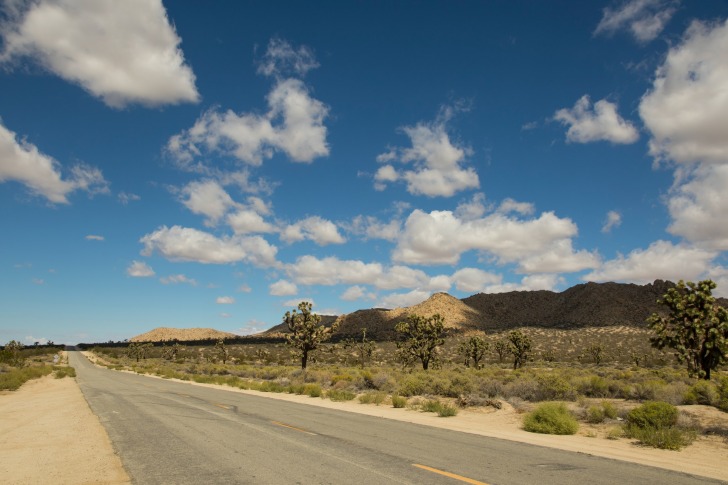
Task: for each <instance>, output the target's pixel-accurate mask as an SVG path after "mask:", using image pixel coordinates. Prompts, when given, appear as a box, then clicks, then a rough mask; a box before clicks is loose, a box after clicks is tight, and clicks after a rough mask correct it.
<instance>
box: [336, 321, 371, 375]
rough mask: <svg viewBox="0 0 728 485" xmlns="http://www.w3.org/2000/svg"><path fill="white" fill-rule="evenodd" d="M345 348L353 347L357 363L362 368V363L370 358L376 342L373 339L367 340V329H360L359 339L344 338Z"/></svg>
mask: <svg viewBox="0 0 728 485" xmlns="http://www.w3.org/2000/svg"><path fill="white" fill-rule="evenodd" d="M344 348H345V349H351V348H353V349H355V350H356V353H357V356H358V357H359V365H360V366H361V367H362V368H363V367H364V365H365V364H366V363H367V362H369V361H370V360H371V359H372V355H373V354H374V349H375V348H376V344H375V343H374V341H373V340H367V329H366V328H363V329H362V330H361V340H354V339H346V340H345V341H344Z"/></svg>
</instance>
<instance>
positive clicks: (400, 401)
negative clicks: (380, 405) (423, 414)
mask: <svg viewBox="0 0 728 485" xmlns="http://www.w3.org/2000/svg"><path fill="white" fill-rule="evenodd" d="M406 405H407V398H406V397H403V396H398V395H396V394H395V395H393V396H392V407H394V408H403V407H405V406H406Z"/></svg>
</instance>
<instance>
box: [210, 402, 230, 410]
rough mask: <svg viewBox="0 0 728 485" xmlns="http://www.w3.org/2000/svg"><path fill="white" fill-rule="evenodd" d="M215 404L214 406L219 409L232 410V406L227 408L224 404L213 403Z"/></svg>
mask: <svg viewBox="0 0 728 485" xmlns="http://www.w3.org/2000/svg"><path fill="white" fill-rule="evenodd" d="M213 404H214V405H215V406H217V407H219V408H223V409H230V406H225V405H224V404H218V403H216V402H215V403H213Z"/></svg>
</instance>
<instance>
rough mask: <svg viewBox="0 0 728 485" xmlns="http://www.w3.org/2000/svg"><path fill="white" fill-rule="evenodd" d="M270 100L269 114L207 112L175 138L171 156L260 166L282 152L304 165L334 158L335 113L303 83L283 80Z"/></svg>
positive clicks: (184, 160) (188, 161)
mask: <svg viewBox="0 0 728 485" xmlns="http://www.w3.org/2000/svg"><path fill="white" fill-rule="evenodd" d="M267 101H268V107H269V111H268V112H267V113H265V114H264V115H258V114H254V113H243V114H240V115H238V114H236V113H234V112H233V111H231V110H228V111H225V112H220V111H217V110H209V111H207V112H206V113H204V114H203V115H202V117H200V119H198V120H197V121H196V122H195V124H194V125H193V126H192V128H190V129H189V130H186V131H183V132H182V133H180V134H177V135H174V136H172V137H171V138H170V139H169V142H168V143H167V150H168V152H169V153H170V154H171V155H172V156H173V157H174V158H175V159H177V161H178V162H180V163H181V164H182V165H189V164H191V163H192V162H193V161H194V160H195V159H196V158H198V157H200V156H202V155H203V154H205V153H221V154H224V155H227V156H231V157H234V158H236V159H238V160H240V161H243V162H245V163H248V164H250V165H255V166H258V165H261V164H262V163H263V160H265V159H269V158H271V157H273V155H274V154H275V152H276V151H282V152H284V153H285V154H286V155H287V156H288V157H289V159H291V160H292V161H294V162H304V163H309V162H312V161H313V160H314V159H315V158H317V157H323V156H327V155H328V154H329V146H328V143H327V142H326V131H327V130H326V127H325V126H324V124H323V123H324V119H325V118H326V116H327V115H328V112H329V109H328V107H327V106H326V105H325V104H323V103H322V102H321V101H318V100H317V99H314V98H312V97H311V96H310V94H309V91H308V89H307V88H306V85H305V84H303V82H301V81H300V80H298V79H285V80H280V81H278V82H277V84H276V85H275V86H274V87H273V89H272V90H271V92H270V93H269V94H268V97H267Z"/></svg>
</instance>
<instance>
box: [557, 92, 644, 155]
mask: <svg viewBox="0 0 728 485" xmlns="http://www.w3.org/2000/svg"><path fill="white" fill-rule="evenodd" d="M554 119H555V120H556V121H560V122H561V123H562V124H563V125H565V126H568V127H569V129H568V130H567V131H566V140H567V141H569V142H576V143H589V142H594V141H609V142H612V143H623V144H627V143H634V142H636V141H637V139H638V138H639V133H638V132H637V129H636V128H635V127H634V125H633V124H632V123H631V122H629V121H625V120H624V119H623V118H622V117H621V116H619V114H618V113H617V105H615V104H613V103H610V102H609V101H607V100H605V99H601V100H599V101H597V102H596V103H594V105H593V106H592V102H591V100H590V99H589V96H588V95H584V96H582V97H581V98H579V100H578V101H577V102H576V104H574V107H573V108H571V109H568V108H563V109H560V110H558V111H557V112H556V113H555V114H554Z"/></svg>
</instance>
